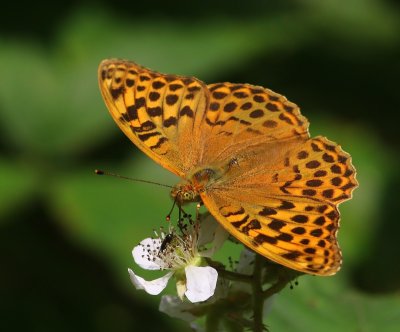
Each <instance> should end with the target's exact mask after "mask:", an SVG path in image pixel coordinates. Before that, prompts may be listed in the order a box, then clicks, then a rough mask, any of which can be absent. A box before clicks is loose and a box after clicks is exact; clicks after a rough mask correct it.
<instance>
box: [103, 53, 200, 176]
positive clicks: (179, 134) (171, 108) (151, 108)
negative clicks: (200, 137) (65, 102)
mask: <svg viewBox="0 0 400 332" xmlns="http://www.w3.org/2000/svg"><path fill="white" fill-rule="evenodd" d="M99 84H100V90H101V92H102V95H103V97H104V100H105V102H106V104H107V106H108V109H109V111H110V113H111V115H112V117H113V118H114V120H115V122H116V123H117V124H118V126H119V127H120V128H121V129H122V131H123V132H124V133H125V134H126V135H127V136H128V137H129V139H130V140H131V141H132V142H133V143H135V144H136V145H137V146H138V147H139V148H140V149H141V150H142V151H143V152H145V153H146V154H147V155H148V156H149V157H151V158H152V159H154V160H156V161H157V162H158V163H160V164H161V165H162V166H164V167H165V168H167V169H169V170H170V171H172V172H174V173H175V174H177V175H179V176H182V177H184V175H185V174H186V173H187V172H188V170H189V169H190V168H191V167H192V165H193V164H195V163H197V159H198V156H199V152H198V149H199V143H198V142H196V141H195V139H196V135H195V132H196V130H199V126H198V123H199V122H200V121H201V120H200V119H199V117H201V116H202V114H203V113H204V111H205V107H206V88H205V85H204V84H203V83H202V82H201V81H199V80H197V79H195V78H191V77H181V76H176V75H163V74H160V73H156V72H153V71H151V70H149V69H147V68H144V67H142V66H139V65H137V64H135V63H134V62H131V61H123V60H105V61H103V62H102V63H101V64H100V67H99ZM195 123H197V125H195Z"/></svg>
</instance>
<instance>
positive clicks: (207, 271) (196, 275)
mask: <svg viewBox="0 0 400 332" xmlns="http://www.w3.org/2000/svg"><path fill="white" fill-rule="evenodd" d="M185 273H186V287H187V291H186V293H185V295H186V297H187V298H188V300H189V301H190V302H193V303H195V302H201V301H205V300H207V299H209V298H210V297H211V296H212V295H213V294H214V291H215V287H216V285H217V279H218V272H217V270H215V269H214V268H212V267H211V266H193V265H189V266H187V267H185Z"/></svg>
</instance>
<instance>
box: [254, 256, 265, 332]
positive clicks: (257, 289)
mask: <svg viewBox="0 0 400 332" xmlns="http://www.w3.org/2000/svg"><path fill="white" fill-rule="evenodd" d="M263 260H264V258H263V257H262V256H260V255H258V254H257V255H256V257H255V260H254V273H253V282H252V289H253V315H254V316H253V317H254V318H253V319H254V329H253V331H254V332H263V331H264V325H263V306H264V297H263V289H262V280H261V279H262V268H263Z"/></svg>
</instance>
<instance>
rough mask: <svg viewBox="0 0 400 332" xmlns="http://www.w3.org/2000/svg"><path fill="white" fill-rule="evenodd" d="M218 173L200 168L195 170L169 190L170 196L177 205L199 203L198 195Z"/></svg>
mask: <svg viewBox="0 0 400 332" xmlns="http://www.w3.org/2000/svg"><path fill="white" fill-rule="evenodd" d="M218 173H219V172H218V171H217V170H216V169H213V168H208V167H206V168H201V169H198V170H196V171H195V172H194V173H193V175H191V176H189V177H188V179H187V180H184V181H183V182H181V183H178V184H177V185H176V186H174V188H172V190H171V196H172V197H173V198H174V199H176V201H177V202H178V204H179V205H183V204H186V203H193V202H199V201H201V198H200V194H201V193H202V192H204V191H205V190H206V189H207V186H208V185H209V184H210V183H211V182H212V180H213V179H215V178H216V175H217V174H218Z"/></svg>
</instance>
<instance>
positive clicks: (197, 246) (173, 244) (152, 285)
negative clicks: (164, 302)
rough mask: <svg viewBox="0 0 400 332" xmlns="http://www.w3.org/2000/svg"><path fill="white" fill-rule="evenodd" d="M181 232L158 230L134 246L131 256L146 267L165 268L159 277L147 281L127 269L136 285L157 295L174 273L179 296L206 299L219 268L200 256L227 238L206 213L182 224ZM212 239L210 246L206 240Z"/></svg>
mask: <svg viewBox="0 0 400 332" xmlns="http://www.w3.org/2000/svg"><path fill="white" fill-rule="evenodd" d="M181 230H182V231H181V234H178V232H171V233H169V234H164V233H161V236H160V237H158V238H156V239H151V238H146V239H144V240H143V241H141V242H140V244H139V245H138V246H136V247H135V248H133V251H132V255H133V258H134V260H135V262H136V264H138V265H139V266H140V267H142V268H143V269H146V270H168V271H169V272H168V273H167V274H166V275H164V276H163V277H161V278H158V279H155V280H151V281H147V280H145V279H143V278H141V277H139V276H137V275H136V274H135V273H134V272H133V271H132V270H131V269H128V272H129V275H130V278H131V281H132V283H133V285H134V286H135V287H136V288H137V289H143V290H145V291H146V292H147V293H149V294H151V295H157V294H159V293H161V292H162V290H163V289H164V288H165V287H166V286H167V283H168V281H169V279H170V278H171V277H172V276H175V278H176V280H177V283H176V287H177V292H178V296H179V297H180V298H181V299H183V297H184V296H186V298H187V299H188V300H189V301H190V302H193V303H195V302H201V301H205V300H207V299H209V298H210V297H211V296H212V295H213V294H214V291H215V287H216V284H217V279H218V272H217V270H215V269H214V268H213V267H211V266H204V265H205V261H204V258H203V257H210V256H211V255H212V254H213V253H214V252H215V251H216V250H217V249H218V248H219V247H221V245H222V242H223V241H224V240H225V239H226V238H227V233H226V232H225V231H223V230H222V227H220V226H219V225H217V223H216V221H215V220H213V219H212V217H210V216H209V215H208V216H207V217H206V218H204V219H203V220H202V221H201V222H200V223H198V222H196V223H193V222H189V223H187V224H185V225H184V227H183V228H181ZM207 242H211V247H210V248H205V244H206V243H207Z"/></svg>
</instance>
